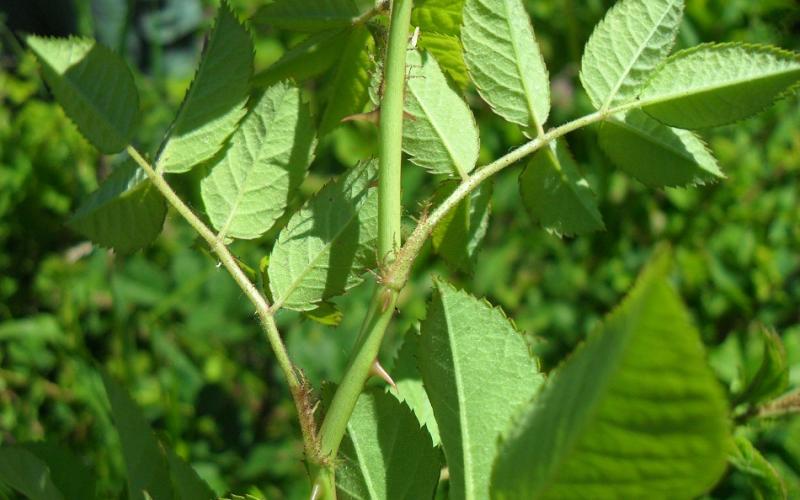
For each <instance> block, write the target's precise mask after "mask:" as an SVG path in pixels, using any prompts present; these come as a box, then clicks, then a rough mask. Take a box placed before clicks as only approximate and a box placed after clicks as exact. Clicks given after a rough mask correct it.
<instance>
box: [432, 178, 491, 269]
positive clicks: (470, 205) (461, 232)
mask: <svg viewBox="0 0 800 500" xmlns="http://www.w3.org/2000/svg"><path fill="white" fill-rule="evenodd" d="M457 187H458V184H457V183H455V182H444V183H442V184H441V185H440V186H439V188H438V189H437V191H436V193H435V194H434V200H435V201H434V205H436V206H438V204H439V203H441V201H442V200H444V199H445V198H446V197H447V196H449V195H450V194H451V193H452V192H453V191H454V190H455V189H456V188H457ZM491 201H492V185H491V183H488V182H485V183H483V184H481V185H480V186H479V187H478V188H477V189H475V190H474V191H472V193H470V195H469V196H467V197H466V198H464V199H463V200H462V201H460V202H459V203H458V204H457V205H456V206H455V207H453V208H452V209H451V210H450V212H448V213H447V215H446V216H445V217H444V218H442V220H441V221H440V222H439V223H438V224H437V225H436V227H435V228H434V229H433V234H432V235H431V236H432V238H431V240H432V242H433V249H434V250H435V251H436V253H438V254H439V255H441V256H442V257H444V259H445V261H446V262H447V263H448V264H449V265H450V266H452V267H453V268H454V269H456V270H459V271H463V272H469V271H471V270H472V265H473V263H474V260H475V256H476V255H477V252H478V247H479V246H480V244H481V242H482V241H483V237H484V236H486V229H487V227H488V226H489V212H490V211H491Z"/></svg>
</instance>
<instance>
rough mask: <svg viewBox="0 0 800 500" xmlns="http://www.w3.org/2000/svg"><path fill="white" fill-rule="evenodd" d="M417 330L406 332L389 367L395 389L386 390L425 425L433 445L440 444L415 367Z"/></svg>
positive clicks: (417, 340)
mask: <svg viewBox="0 0 800 500" xmlns="http://www.w3.org/2000/svg"><path fill="white" fill-rule="evenodd" d="M419 339H420V336H419V332H418V331H416V330H411V331H409V332H407V333H406V336H405V340H404V341H403V346H402V347H401V348H400V352H398V353H397V357H396V359H395V361H394V365H393V366H392V368H391V375H392V379H393V380H394V382H395V385H396V386H397V389H394V388H393V387H391V386H390V387H388V389H387V391H389V392H391V393H392V394H394V395H395V397H397V399H399V400H400V401H402V402H403V403H405V404H406V405H408V407H409V408H411V411H412V412H413V413H414V416H415V417H417V420H418V421H419V425H420V426H423V427H425V428H426V429H427V430H428V433H429V434H430V435H431V439H432V440H433V445H434V446H440V445H441V444H442V441H441V438H440V437H439V426H438V425H436V418H435V417H434V416H433V408H432V407H431V402H430V400H428V394H427V393H426V392H425V387H423V385H422V374H421V373H420V371H419V368H417V352H419Z"/></svg>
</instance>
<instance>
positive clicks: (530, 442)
mask: <svg viewBox="0 0 800 500" xmlns="http://www.w3.org/2000/svg"><path fill="white" fill-rule="evenodd" d="M669 268H670V256H669V253H668V252H664V253H662V254H660V255H659V256H658V257H657V258H656V259H655V260H654V261H653V262H652V263H651V264H650V266H649V267H648V269H647V270H646V271H645V272H644V273H643V276H642V277H641V278H640V279H639V281H638V283H637V284H636V286H635V287H634V288H633V290H632V291H631V292H630V294H629V295H628V297H627V298H626V299H625V301H624V302H623V303H622V305H621V306H619V307H618V308H617V309H616V310H615V311H614V312H613V313H612V314H611V315H610V316H608V317H607V318H606V320H605V322H604V323H603V324H602V326H601V327H600V328H599V330H598V331H596V332H595V333H594V334H592V335H591V336H590V337H589V340H588V341H587V342H586V343H585V344H584V345H583V346H582V347H580V348H579V349H578V350H577V351H576V352H575V353H574V354H573V355H572V357H571V358H569V360H568V361H567V362H566V363H565V364H564V365H563V366H562V367H561V368H559V369H558V371H557V372H556V374H555V375H553V377H552V378H551V379H550V381H549V382H548V384H547V385H546V387H545V389H544V390H543V391H542V393H541V394H540V395H538V396H537V398H536V399H535V400H534V403H533V404H532V405H531V406H530V408H529V409H528V410H527V411H526V413H525V414H524V415H523V416H522V418H520V419H519V421H518V422H516V423H515V425H514V426H513V427H512V431H511V433H510V435H509V436H508V437H507V438H506V440H505V442H504V444H503V445H502V449H501V452H500V454H499V455H498V457H497V461H496V463H495V467H494V472H493V476H492V497H493V498H498V499H516V498H531V499H539V498H567V497H569V498H695V497H698V496H700V495H702V494H703V493H704V492H706V491H708V490H709V489H710V488H711V487H712V486H713V485H714V484H715V483H716V482H717V480H718V479H719V478H720V476H721V475H722V473H723V472H724V470H725V458H726V455H727V448H728V444H729V439H730V438H729V434H728V431H729V422H728V409H727V403H726V401H725V397H724V395H723V392H722V389H721V387H720V386H719V384H718V382H717V380H716V379H715V376H714V374H713V372H712V371H711V369H710V368H709V367H708V365H707V363H706V360H705V353H704V352H703V344H702V342H701V340H700V336H699V334H698V332H697V330H696V329H695V327H694V326H693V325H692V323H691V319H690V318H689V314H688V313H687V311H686V309H685V307H684V306H683V304H682V303H681V300H680V298H679V297H678V295H677V293H676V292H675V290H674V289H673V288H672V286H671V285H670V283H669V281H668V276H667V274H668V272H669Z"/></svg>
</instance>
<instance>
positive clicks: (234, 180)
mask: <svg viewBox="0 0 800 500" xmlns="http://www.w3.org/2000/svg"><path fill="white" fill-rule="evenodd" d="M315 142H316V141H315V136H314V129H313V126H312V123H311V113H310V111H309V110H308V106H307V105H306V104H305V103H304V102H303V101H302V97H301V92H300V89H299V88H298V87H297V86H295V85H293V84H289V83H285V82H283V83H278V84H276V85H274V86H272V87H270V88H268V89H267V90H266V91H265V92H264V94H263V95H262V96H261V98H260V99H259V100H258V102H257V103H256V104H255V106H254V107H253V109H252V110H251V111H250V113H249V114H248V115H247V118H245V120H244V121H243V122H242V125H241V126H240V127H239V129H238V130H237V131H236V133H235V134H234V135H233V137H232V138H231V144H230V146H229V147H228V148H227V149H226V150H225V153H224V155H222V156H221V157H219V158H218V161H217V162H216V164H215V165H214V166H213V167H212V168H211V171H210V172H209V174H208V175H207V176H206V177H205V178H204V179H203V181H202V183H201V194H202V197H203V203H204V204H205V207H206V212H207V213H208V217H209V219H210V220H211V223H212V225H213V226H214V228H216V229H217V230H218V231H219V234H220V237H221V238H224V237H231V238H242V239H253V238H258V237H259V236H261V235H262V234H264V233H265V232H267V230H269V228H270V227H272V225H273V224H274V223H275V221H276V220H278V218H279V217H280V216H281V215H283V212H284V210H285V209H286V206H287V205H288V203H289V200H290V199H291V197H292V196H293V195H294V193H295V191H296V190H297V188H298V187H299V186H300V183H301V182H302V181H303V179H304V178H305V174H306V170H307V168H308V165H309V164H310V163H311V160H312V155H313V150H314V146H315Z"/></svg>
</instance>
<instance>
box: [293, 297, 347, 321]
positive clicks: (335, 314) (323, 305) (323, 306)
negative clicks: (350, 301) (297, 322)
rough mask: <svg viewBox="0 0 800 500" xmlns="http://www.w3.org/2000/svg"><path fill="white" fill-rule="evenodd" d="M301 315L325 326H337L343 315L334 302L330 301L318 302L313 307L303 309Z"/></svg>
mask: <svg viewBox="0 0 800 500" xmlns="http://www.w3.org/2000/svg"><path fill="white" fill-rule="evenodd" d="M303 316H305V317H306V318H308V319H310V320H311V321H316V322H317V323H319V324H320V325H325V326H339V324H340V323H341V322H342V318H343V317H344V315H343V314H342V311H340V310H339V308H338V307H336V304H333V303H331V302H320V303H319V304H318V305H317V307H316V308H315V309H313V310H311V311H304V312H303Z"/></svg>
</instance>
